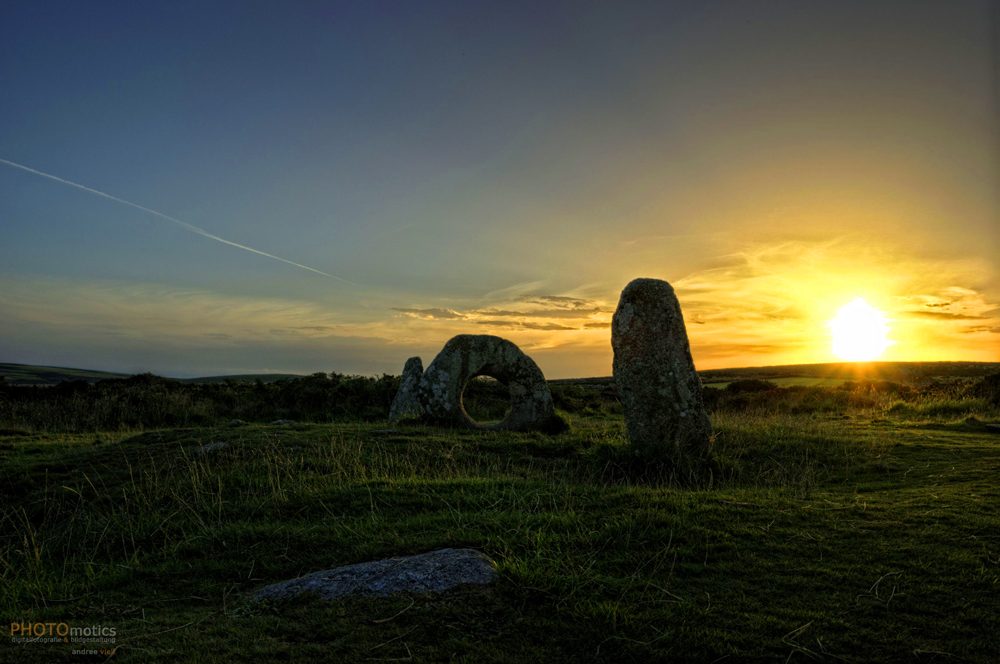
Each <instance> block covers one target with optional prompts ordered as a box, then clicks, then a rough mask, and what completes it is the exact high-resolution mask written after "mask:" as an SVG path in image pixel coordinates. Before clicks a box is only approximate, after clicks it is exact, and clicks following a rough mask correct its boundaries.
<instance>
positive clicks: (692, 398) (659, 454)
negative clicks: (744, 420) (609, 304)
mask: <svg viewBox="0 0 1000 664" xmlns="http://www.w3.org/2000/svg"><path fill="white" fill-rule="evenodd" d="M611 347H612V349H613V350H614V376H615V384H616V386H617V387H618V397H619V399H620V400H621V404H622V409H623V411H624V414H625V428H626V430H627V432H628V438H629V441H630V442H631V444H632V445H633V446H634V447H635V449H636V450H637V451H638V452H639V453H640V454H642V455H643V456H646V457H647V458H650V459H662V460H666V461H671V462H673V463H674V464H675V465H676V466H678V467H679V468H680V469H684V470H694V469H695V468H696V467H697V466H698V465H699V462H700V461H702V460H705V459H707V458H708V456H709V453H710V444H711V436H712V424H711V422H710V421H709V419H708V414H707V413H706V412H705V406H704V404H703V403H702V396H701V379H700V378H699V377H698V374H697V372H696V371H695V368H694V362H693V361H692V359H691V348H690V346H689V345H688V338H687V331H686V329H685V327H684V318H683V316H682V315H681V306H680V303H679V302H678V301H677V297H676V296H675V295H674V289H673V288H672V287H671V286H670V284H668V283H667V282H665V281H661V280H659V279H636V280H634V281H632V282H631V283H630V284H629V285H628V286H626V287H625V290H623V291H622V295H621V300H619V302H618V309H616V310H615V315H614V318H612V320H611Z"/></svg>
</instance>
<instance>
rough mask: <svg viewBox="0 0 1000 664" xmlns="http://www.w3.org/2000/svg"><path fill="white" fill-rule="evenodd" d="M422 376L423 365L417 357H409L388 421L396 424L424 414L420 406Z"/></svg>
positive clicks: (390, 408)
mask: <svg viewBox="0 0 1000 664" xmlns="http://www.w3.org/2000/svg"><path fill="white" fill-rule="evenodd" d="M423 375H424V363H423V362H422V361H421V360H420V358H419V357H411V358H410V359H408V360H407V361H406V364H405V365H404V366H403V375H402V376H400V378H399V391H398V392H396V398H395V399H393V400H392V406H390V407H389V421H390V422H398V421H400V420H402V419H406V418H411V417H413V418H416V417H420V416H421V415H423V414H424V409H423V406H421V405H420V377H421V376H423Z"/></svg>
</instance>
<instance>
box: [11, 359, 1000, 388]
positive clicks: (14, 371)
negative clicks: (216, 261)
mask: <svg viewBox="0 0 1000 664" xmlns="http://www.w3.org/2000/svg"><path fill="white" fill-rule="evenodd" d="M994 373H1000V362H832V363H829V364H786V365H780V366H773V367H742V368H739V369H709V370H707V371H699V372H698V374H699V375H700V376H701V380H702V382H703V383H704V384H705V385H710V386H715V387H723V386H725V385H726V384H728V383H731V382H732V381H734V380H743V379H748V378H757V379H762V380H772V381H775V382H777V383H778V384H779V385H839V384H840V383H843V382H844V381H846V380H891V381H893V382H897V383H921V382H926V381H930V380H936V381H942V382H946V381H951V380H957V379H962V378H979V377H982V376H987V375H989V374H994ZM130 375H131V374H123V373H112V372H110V371H94V370H91V369H70V368H66V367H40V366H34V365H30V364H3V363H0V376H4V377H5V378H6V379H7V382H8V383H11V384H13V385H56V384H58V383H60V382H62V381H70V380H84V381H87V382H88V383H96V382H97V381H99V380H105V379H107V378H128V377H129V376H130ZM292 378H302V375H300V374H283V373H271V374H235V375H232V376H204V377H201V378H177V379H175V380H179V381H181V382H183V383H224V382H226V381H227V380H236V381H255V380H258V379H260V380H261V381H263V382H265V383H273V382H275V381H277V380H282V379H292ZM549 382H550V383H553V384H555V385H559V384H575V385H593V386H595V387H597V386H600V385H606V384H611V383H612V382H614V379H613V378H612V377H611V376H605V377H598V378H563V379H557V380H551V381H549Z"/></svg>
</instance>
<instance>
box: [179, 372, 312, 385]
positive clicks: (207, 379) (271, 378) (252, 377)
mask: <svg viewBox="0 0 1000 664" xmlns="http://www.w3.org/2000/svg"><path fill="white" fill-rule="evenodd" d="M291 378H303V375H302V374H281V373H272V374H233V375H232V376H204V377H202V378H178V379H177V380H179V381H181V382H182V383H225V382H226V381H227V380H246V381H250V382H253V381H256V380H258V379H259V380H260V381H261V382H262V383H273V382H275V381H278V380H282V379H291Z"/></svg>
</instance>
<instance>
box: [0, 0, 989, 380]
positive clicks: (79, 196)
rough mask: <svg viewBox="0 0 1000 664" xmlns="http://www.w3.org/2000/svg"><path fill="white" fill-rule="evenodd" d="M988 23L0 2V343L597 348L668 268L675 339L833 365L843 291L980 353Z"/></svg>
mask: <svg viewBox="0 0 1000 664" xmlns="http://www.w3.org/2000/svg"><path fill="white" fill-rule="evenodd" d="M998 25H1000V9H998V3H997V2H989V1H988V0H983V1H977V0H955V1H953V2H924V1H919V0H902V1H899V2H896V1H890V0H865V1H864V2H851V1H842V2H835V3H833V2H813V1H808V0H807V1H803V0H794V1H788V2H779V1H774V0H761V1H759V2H753V3H747V2H711V1H706V0H698V1H695V2H664V1H659V2H648V3H646V2H629V3H617V2H601V3H588V2H567V3H559V2H545V3H539V2H523V3H522V2H473V3H470V2H378V1H373V2H363V3H336V2H315V3H313V2H282V3H277V2H246V1H240V2H231V3H227V2H212V3H205V2H190V3H188V2H174V3H136V2H101V3H80V2H62V3H52V2H45V1H38V2H17V1H14V0H0V91H2V94H0V160H3V163H0V362H16V363H24V364H44V365H55V366H70V367H82V368H91V369H103V370H108V371H122V372H142V371H152V372H154V373H158V374H161V375H167V376H177V377H188V376H199V375H218V374H234V373H265V372H287V373H313V372H317V371H324V372H330V371H337V372H340V373H357V374H381V373H390V374H398V373H399V372H400V371H401V369H402V366H403V363H404V361H405V360H406V358H408V357H411V356H414V355H419V356H421V357H422V358H423V359H424V363H425V365H426V364H428V363H429V362H430V360H431V359H432V358H433V357H434V355H435V354H436V353H437V352H438V351H439V350H440V349H441V347H442V346H443V345H444V343H445V342H446V341H447V340H448V339H449V338H451V337H452V336H454V335H456V334H495V335H499V336H503V337H505V338H508V339H510V340H512V341H514V342H515V343H517V344H518V345H519V346H520V347H521V348H522V350H524V351H525V352H526V353H528V354H529V355H530V356H531V357H532V358H533V359H535V361H536V362H537V363H538V364H539V366H540V367H541V368H542V370H543V371H544V372H545V374H546V376H548V377H550V378H565V377H577V376H606V375H610V373H611V358H612V352H611V344H610V329H609V327H610V321H611V317H612V315H613V312H614V309H615V307H616V305H617V302H618V297H619V294H620V292H621V290H622V288H624V286H625V285H626V284H627V283H628V282H629V281H631V280H632V279H634V278H638V277H653V278H658V279H665V280H667V281H668V282H670V283H671V284H672V285H673V287H674V289H675V292H676V294H677V296H678V299H679V301H680V304H681V308H682V311H683V313H684V317H685V321H686V325H687V331H688V334H689V337H690V341H691V349H692V355H693V358H694V361H695V364H696V366H697V367H698V368H699V369H712V368H725V367H738V366H761V365H775V364H793V363H814V362H831V361H838V358H837V357H836V356H835V355H834V354H833V352H832V345H831V328H830V325H829V321H831V320H832V319H834V318H835V317H836V315H837V312H838V310H839V309H840V307H842V306H844V305H846V304H848V303H849V302H851V301H853V300H854V299H855V298H857V297H861V298H863V299H864V300H865V301H866V302H868V303H869V304H870V305H872V306H874V307H876V308H878V309H879V310H881V311H883V312H885V316H886V318H887V319H888V323H889V327H890V332H889V335H888V338H889V339H890V340H891V341H894V342H895V343H893V344H892V345H891V346H889V347H888V348H887V349H886V351H885V353H884V354H883V355H882V357H881V359H884V360H906V361H923V360H975V361H1000V36H998V32H1000V28H998ZM26 168H27V169H31V170H30V171H29V170H25V169H26ZM32 171H34V172H32ZM46 175H48V176H53V177H54V178H58V179H53V177H46ZM70 183H72V184H70ZM74 184H75V185H79V186H74ZM80 187H84V188H86V189H83V188H80ZM95 192H99V193H95ZM101 194H103V195H101Z"/></svg>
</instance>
